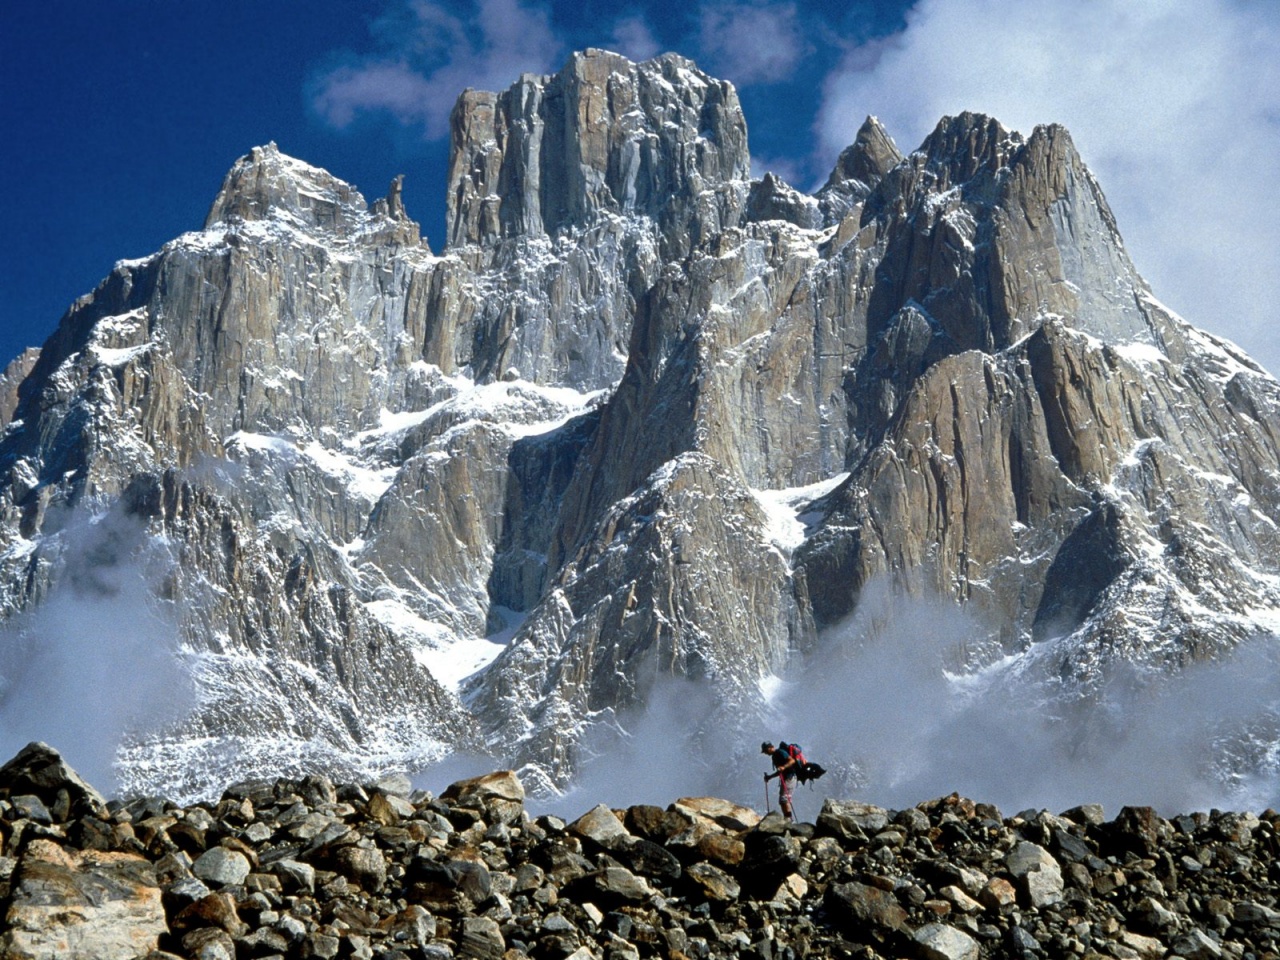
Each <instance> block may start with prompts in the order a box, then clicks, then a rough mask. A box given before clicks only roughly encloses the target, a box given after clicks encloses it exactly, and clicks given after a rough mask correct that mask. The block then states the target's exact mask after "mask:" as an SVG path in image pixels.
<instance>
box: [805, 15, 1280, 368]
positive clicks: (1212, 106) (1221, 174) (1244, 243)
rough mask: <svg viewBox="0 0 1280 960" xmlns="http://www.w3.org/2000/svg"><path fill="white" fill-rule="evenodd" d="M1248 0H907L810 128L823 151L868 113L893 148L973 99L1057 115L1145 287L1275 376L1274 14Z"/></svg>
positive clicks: (1278, 73) (990, 109)
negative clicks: (908, 5)
mask: <svg viewBox="0 0 1280 960" xmlns="http://www.w3.org/2000/svg"><path fill="white" fill-rule="evenodd" d="M1277 19H1278V18H1277V17H1276V8H1275V7H1274V5H1271V4H1266V3H1260V2H1253V0H1145V2H1138V3H1135V2H1132V0H1093V2H1090V3H1086V4H1080V3H1078V2H1075V0H1017V2H1015V0H919V2H917V3H916V4H915V5H914V6H913V7H912V9H911V11H910V13H909V14H908V16H907V25H906V27H905V29H903V30H902V31H900V32H898V33H896V34H894V35H892V36H889V37H884V38H880V39H877V40H875V41H872V42H871V43H868V44H864V45H861V46H857V47H854V48H853V49H851V50H850V51H848V52H847V53H846V55H845V57H844V60H843V62H842V64H841V66H840V67H839V68H838V69H836V70H835V71H833V72H832V73H831V74H830V75H829V76H828V78H827V80H826V84H825V88H824V99H823V105H822V109H821V111H820V113H819V117H818V122H817V124H816V131H815V132H816V136H817V138H818V140H819V142H820V144H821V149H822V151H823V152H825V153H826V154H828V155H835V154H837V153H838V152H839V150H840V149H842V148H843V147H844V146H845V145H847V144H848V143H850V142H851V141H852V139H853V136H854V135H855V133H856V130H857V126H858V124H860V123H861V121H862V118H863V117H864V116H865V115H866V114H867V113H868V112H872V113H877V114H878V115H879V116H880V117H881V118H882V119H883V120H884V122H885V125H886V127H887V128H888V129H889V130H890V132H892V133H893V134H894V136H895V137H896V138H897V139H898V141H899V142H900V143H901V144H902V145H903V146H904V147H907V148H910V146H912V145H914V144H916V143H919V142H920V140H921V139H922V138H923V137H924V136H925V134H926V133H927V132H928V131H929V130H930V129H931V128H932V127H933V125H934V124H935V123H936V122H937V121H938V119H939V118H940V117H942V116H944V115H946V114H955V113H959V112H961V111H963V110H974V111H980V112H983V113H988V114H991V115H993V116H996V117H998V118H999V119H1000V120H1001V121H1002V122H1003V123H1004V124H1005V125H1006V126H1009V127H1011V128H1014V129H1018V130H1021V131H1023V132H1024V133H1030V131H1031V129H1032V128H1033V127H1034V126H1035V125H1036V124H1039V123H1052V122H1057V123H1062V124H1064V125H1065V126H1067V127H1068V128H1069V129H1070V130H1071V133H1072V136H1073V138H1074V140H1075V142H1076V145H1077V146H1078V147H1079V149H1080V152H1081V154H1082V156H1083V157H1084V158H1085V161H1086V162H1087V163H1088V164H1089V166H1090V167H1091V168H1092V169H1093V170H1094V172H1095V173H1097V175H1098V177H1099V179H1100V181H1101V183H1102V186H1103V189H1104V190H1105V191H1106V193H1107V197H1108V200H1109V201H1110V202H1111V205H1112V207H1113V209H1114V210H1115V212H1116V215H1117V219H1118V221H1119V226H1120V230H1121V232H1122V233H1123V234H1124V236H1125V239H1126V241H1127V242H1128V245H1129V247H1130V252H1131V255H1132V256H1133V258H1134V261H1135V263H1136V264H1137V266H1138V269H1139V270H1140V271H1142V273H1143V275H1144V276H1145V277H1146V278H1147V279H1148V280H1149V281H1150V282H1151V284H1152V286H1153V288H1154V290H1155V291H1156V293H1157V295H1159V296H1161V297H1162V298H1163V299H1165V300H1167V301H1168V302H1169V303H1170V305H1171V306H1173V307H1174V308H1175V309H1178V310H1179V311H1181V312H1183V313H1184V314H1185V315H1186V316H1187V318H1188V319H1189V320H1190V321H1191V322H1193V323H1195V324H1196V325H1198V326H1205V327H1208V328H1210V329H1213V330H1215V331H1217V332H1219V333H1223V334H1225V335H1226V336H1228V337H1230V338H1231V339H1234V340H1236V341H1237V342H1239V343H1240V344H1241V345H1242V346H1244V347H1245V349H1246V350H1248V351H1249V352H1250V353H1251V354H1253V355H1254V356H1256V357H1257V358H1258V359H1259V360H1260V361H1261V362H1262V363H1263V364H1264V365H1266V366H1267V368H1268V369H1270V370H1272V371H1273V372H1278V371H1280V345H1277V344H1276V343H1275V340H1274V337H1272V336H1271V335H1270V332H1269V331H1270V326H1271V323H1272V321H1271V313H1272V310H1271V306H1270V305H1271V304H1273V303H1275V302H1276V301H1277V299H1280V220H1278V219H1277V218H1276V217H1275V214H1274V203H1273V202H1272V201H1271V200H1270V195H1271V188H1270V186H1269V185H1268V174H1269V172H1270V171H1274V170H1275V169H1277V168H1280V68H1278V67H1277V59H1276V56H1275V51H1276V50H1280V23H1278V22H1277Z"/></svg>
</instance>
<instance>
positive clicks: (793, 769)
mask: <svg viewBox="0 0 1280 960" xmlns="http://www.w3.org/2000/svg"><path fill="white" fill-rule="evenodd" d="M760 752H761V753H767V754H769V756H770V758H771V759H772V760H773V773H766V774H765V775H764V779H765V782H766V783H768V782H769V781H770V780H772V779H773V778H774V777H777V778H778V807H779V808H780V809H781V810H782V815H783V816H784V817H786V818H787V819H788V820H791V821H794V820H795V818H796V815H795V812H794V811H793V810H792V808H791V785H792V784H793V783H795V779H796V774H798V773H799V772H800V760H799V758H798V757H797V756H796V753H795V752H793V751H792V750H791V749H790V748H789V746H788V745H787V744H785V743H784V744H783V745H782V746H780V747H775V746H774V745H773V744H772V743H770V742H769V741H768V740H766V741H765V742H764V743H762V744H760Z"/></svg>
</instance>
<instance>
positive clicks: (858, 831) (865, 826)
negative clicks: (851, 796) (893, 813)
mask: <svg viewBox="0 0 1280 960" xmlns="http://www.w3.org/2000/svg"><path fill="white" fill-rule="evenodd" d="M888 825H889V812H888V811H887V810H884V809H882V808H881V807H876V806H872V805H871V804H867V803H858V802H856V801H848V802H846V801H840V800H833V799H830V798H828V799H826V800H824V801H823V802H822V810H821V812H819V814H818V819H817V826H818V829H819V830H821V831H824V832H826V833H829V834H830V835H832V836H835V837H838V838H840V839H841V840H863V839H866V838H867V837H870V836H874V835H875V834H877V833H879V832H880V831H881V830H883V829H884V828H885V827H887V826H888Z"/></svg>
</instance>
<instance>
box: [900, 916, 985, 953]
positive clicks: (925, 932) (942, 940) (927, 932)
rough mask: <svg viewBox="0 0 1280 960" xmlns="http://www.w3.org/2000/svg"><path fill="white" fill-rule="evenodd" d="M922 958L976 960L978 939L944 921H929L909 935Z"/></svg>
mask: <svg viewBox="0 0 1280 960" xmlns="http://www.w3.org/2000/svg"><path fill="white" fill-rule="evenodd" d="M911 938H912V939H913V940H914V941H915V942H916V944H917V946H919V948H920V954H921V956H923V957H924V960H978V941H976V940H974V939H973V937H971V936H969V935H968V934H967V933H965V932H964V931H963V930H957V929H956V928H955V927H952V926H948V925H947V924H945V923H929V924H926V925H925V926H923V927H921V928H920V929H919V930H917V931H916V932H915V933H914V934H912V937H911Z"/></svg>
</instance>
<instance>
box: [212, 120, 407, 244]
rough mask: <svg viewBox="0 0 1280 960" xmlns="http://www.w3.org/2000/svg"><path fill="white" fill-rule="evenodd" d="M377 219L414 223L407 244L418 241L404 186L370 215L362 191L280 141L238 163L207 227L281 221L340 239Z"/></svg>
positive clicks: (395, 189) (397, 187) (396, 188)
mask: <svg viewBox="0 0 1280 960" xmlns="http://www.w3.org/2000/svg"><path fill="white" fill-rule="evenodd" d="M371 217H380V218H383V219H391V220H396V221H404V222H405V223H410V224H411V225H412V227H413V229H412V230H410V231H407V232H406V231H403V229H402V228H399V229H401V232H403V233H404V236H403V237H402V238H401V239H402V241H403V242H406V243H416V242H417V226H416V224H412V223H411V221H409V220H408V218H407V216H405V214H404V204H403V202H402V201H401V198H400V182H399V179H398V178H397V180H396V181H394V182H393V183H392V186H391V191H390V193H389V194H388V196H387V199H386V200H385V201H380V202H379V203H378V205H377V209H375V210H374V212H373V213H372V214H370V212H369V209H368V207H367V206H366V204H365V199H364V197H363V196H362V195H361V194H360V191H359V190H357V189H356V188H355V187H353V186H352V185H351V184H349V183H346V182H345V181H343V180H340V179H338V178H337V177H335V176H334V175H333V174H331V173H329V172H328V171H327V170H323V169H321V168H320V167H313V166H312V165H311V164H309V163H305V162H304V161H302V160H298V159H296V158H294V157H291V156H289V155H287V154H285V153H281V152H280V148H279V147H277V146H276V144H275V143H274V142H271V143H267V144H265V145H263V146H259V147H254V148H253V149H252V150H250V151H249V153H248V154H246V155H245V156H243V157H241V158H240V159H239V160H237V161H236V162H235V164H233V165H232V167H231V170H230V171H229V172H228V173H227V176H226V178H225V179H224V180H223V182H222V189H221V190H219V191H218V196H217V198H216V199H215V200H214V201H213V206H212V207H211V208H210V210H209V215H208V216H207V217H206V218H205V229H208V228H210V227H212V226H213V225H214V224H217V223H230V222H234V221H236V220H241V221H254V220H268V219H272V218H280V219H284V220H288V221H291V222H293V223H294V224H295V225H299V226H303V227H307V228H313V229H316V230H319V231H322V232H325V233H328V234H334V235H337V236H343V237H345V236H350V235H352V234H354V233H356V232H361V233H367V232H368V230H369V225H370V224H369V221H370V219H371Z"/></svg>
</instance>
